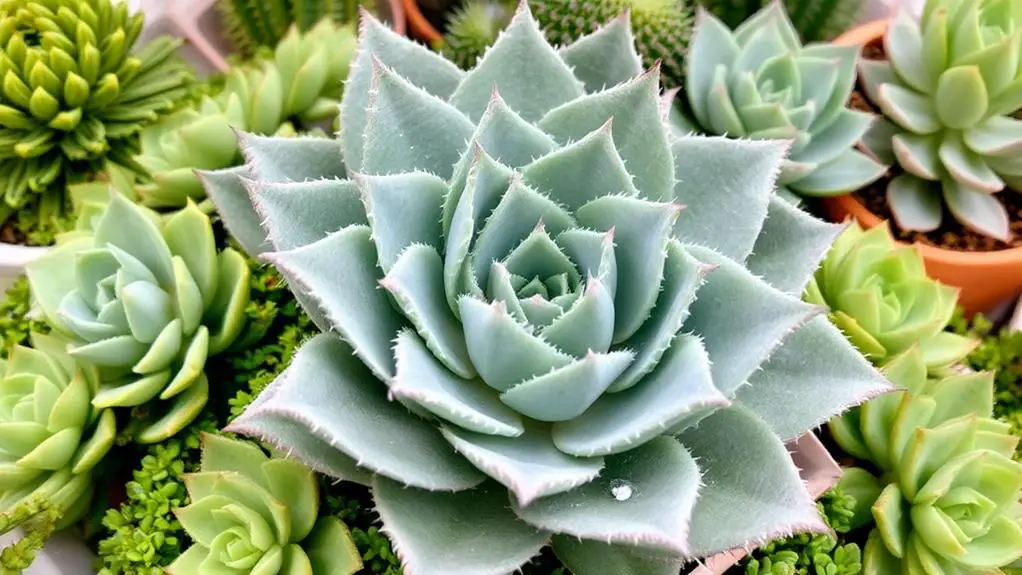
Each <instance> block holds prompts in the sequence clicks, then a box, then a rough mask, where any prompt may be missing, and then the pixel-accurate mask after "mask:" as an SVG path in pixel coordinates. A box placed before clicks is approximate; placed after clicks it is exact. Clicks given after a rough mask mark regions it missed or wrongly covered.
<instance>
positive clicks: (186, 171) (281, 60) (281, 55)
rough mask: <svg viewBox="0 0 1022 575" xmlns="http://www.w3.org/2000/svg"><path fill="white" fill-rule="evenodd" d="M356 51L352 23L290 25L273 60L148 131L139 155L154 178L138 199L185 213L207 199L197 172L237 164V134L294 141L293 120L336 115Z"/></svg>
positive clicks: (235, 74)
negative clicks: (189, 205) (193, 203)
mask: <svg viewBox="0 0 1022 575" xmlns="http://www.w3.org/2000/svg"><path fill="white" fill-rule="evenodd" d="M354 48H355V31H354V27H353V26H352V25H346V26H337V25H335V24H334V23H333V22H331V21H330V20H329V19H328V20H323V21H322V22H320V23H319V24H317V25H315V26H313V27H312V29H310V30H309V31H307V32H304V33H300V32H299V31H298V28H297V27H294V26H292V28H291V29H290V31H289V32H288V33H287V35H285V36H284V38H283V39H282V40H281V42H280V44H278V45H277V48H276V50H275V51H273V52H272V54H271V56H272V57H268V58H257V59H255V60H253V61H251V62H248V63H245V64H242V65H239V66H235V67H234V68H232V69H231V71H230V73H229V74H228V75H227V80H226V83H225V86H224V88H223V90H222V91H221V92H220V93H219V94H216V95H214V96H212V97H210V96H205V97H203V98H202V100H201V101H200V102H199V103H198V104H197V105H196V106H194V107H190V108H186V109H184V110H181V111H179V112H177V113H175V114H173V115H171V116H169V117H167V118H166V119H164V120H163V121H161V122H159V123H157V124H155V125H153V126H151V127H149V128H147V129H146V130H145V131H144V132H142V135H141V144H142V149H141V153H140V154H139V155H138V156H136V157H135V160H136V161H137V162H138V163H139V164H140V165H141V166H142V167H144V168H145V169H146V171H147V172H148V173H147V175H148V178H146V181H144V182H142V183H140V184H139V185H138V186H137V187H136V192H137V193H138V197H139V199H140V201H141V202H142V203H143V204H144V205H146V206H149V207H153V208H181V207H184V206H185V204H186V203H187V202H188V200H189V199H191V200H194V201H197V202H201V201H202V200H204V199H205V196H206V194H205V191H204V190H203V188H202V184H201V182H199V179H198V178H197V177H196V176H195V173H194V171H195V170H196V169H202V170H214V169H220V168H227V167H230V166H234V165H236V164H237V163H238V162H239V160H240V156H241V155H240V153H239V152H238V140H237V138H236V137H235V135H234V130H235V129H238V130H245V131H248V132H253V133H256V134H277V135H288V134H290V135H294V132H295V127H294V125H293V124H292V123H291V122H290V120H295V121H298V122H300V123H301V124H303V125H308V124H312V123H314V122H318V121H322V120H330V119H332V118H333V117H335V116H336V115H337V107H338V105H339V104H340V102H339V100H338V99H337V98H338V97H339V96H340V94H341V91H342V87H343V83H344V79H345V78H346V77H347V75H348V67H349V65H350V62H351V58H352V56H353V54H354Z"/></svg>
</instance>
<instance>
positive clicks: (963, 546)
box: [830, 348, 1022, 575]
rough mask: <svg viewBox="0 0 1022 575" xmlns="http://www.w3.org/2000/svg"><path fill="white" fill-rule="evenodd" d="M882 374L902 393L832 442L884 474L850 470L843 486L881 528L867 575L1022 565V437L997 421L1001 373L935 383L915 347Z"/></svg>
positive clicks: (866, 410)
mask: <svg viewBox="0 0 1022 575" xmlns="http://www.w3.org/2000/svg"><path fill="white" fill-rule="evenodd" d="M884 372H885V374H886V375H887V376H888V377H889V378H890V379H891V381H893V382H894V383H896V384H897V385H899V386H900V387H901V388H902V389H901V390H899V391H897V392H894V393H889V394H886V395H883V396H881V397H878V398H875V399H872V400H870V401H868V402H867V403H865V404H863V405H862V406H861V407H860V408H858V409H857V410H853V411H851V412H849V413H848V414H845V415H843V416H841V417H839V418H836V419H835V420H833V421H831V423H830V430H831V433H832V435H833V436H834V439H835V440H836V441H837V443H838V445H840V446H841V448H842V449H844V450H845V451H847V452H848V453H849V454H850V455H852V456H854V457H856V458H857V459H859V460H862V461H867V462H870V463H872V464H873V465H874V466H876V468H877V469H878V470H879V472H880V475H879V476H874V475H872V474H871V473H870V472H868V471H865V470H863V469H850V470H848V471H846V474H845V477H844V478H843V479H842V482H841V485H842V488H844V489H845V490H846V492H848V493H850V494H852V495H854V496H855V498H856V500H857V501H858V504H859V506H860V507H862V508H863V509H862V510H860V512H858V513H857V521H856V525H855V527H858V526H862V525H865V524H868V523H871V521H870V518H869V515H870V514H869V513H866V512H865V510H866V509H869V510H870V512H871V514H872V520H873V521H875V522H876V525H875V526H874V528H873V530H872V531H871V532H870V534H869V539H868V542H867V543H866V547H865V552H864V557H863V572H864V573H865V574H867V575H873V574H875V575H896V574H904V575H964V574H972V575H980V574H995V573H1001V571H1000V569H999V568H1000V567H1005V566H1009V564H1011V563H1012V562H1014V561H1016V560H1018V559H1019V558H1020V557H1022V513H1020V510H1022V508H1020V503H1019V502H1020V498H1022V464H1020V463H1019V462H1016V461H1012V460H1011V456H1012V454H1013V453H1014V451H1015V446H1016V445H1017V444H1018V441H1019V438H1018V437H1014V436H1012V435H1011V434H1010V431H1009V426H1008V424H1006V423H1003V422H1000V421H997V420H995V419H993V417H992V412H993V397H994V374H992V373H965V374H958V375H953V376H950V377H947V378H944V379H928V378H927V372H926V364H925V361H924V359H923V356H922V354H921V353H920V352H919V349H918V348H913V349H910V350H908V351H906V352H905V353H903V354H902V355H900V356H898V357H896V358H894V359H892V360H891V361H890V362H889V363H888V364H887V365H886V366H885V367H884Z"/></svg>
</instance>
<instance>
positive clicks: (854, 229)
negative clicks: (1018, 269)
mask: <svg viewBox="0 0 1022 575" xmlns="http://www.w3.org/2000/svg"><path fill="white" fill-rule="evenodd" d="M804 298H805V300H806V301H808V302H810V303H814V304H818V305H821V306H826V307H827V308H828V309H829V310H830V319H831V321H833V322H834V324H835V325H837V326H838V328H840V329H841V331H842V332H844V334H845V336H847V337H848V339H849V340H850V341H851V342H852V344H853V345H855V347H856V348H858V350H859V351H861V352H862V353H863V355H865V356H866V357H868V358H870V360H871V361H873V362H874V363H877V364H882V363H886V362H887V360H889V359H890V358H892V357H894V356H896V355H900V354H901V353H902V352H904V351H905V350H907V349H909V348H911V347H913V346H919V349H920V351H921V353H922V357H923V361H924V362H925V363H926V366H927V368H928V369H929V371H930V372H931V373H933V374H939V373H940V372H942V371H943V370H946V369H947V368H950V367H952V366H954V365H956V364H958V363H959V362H960V361H961V360H962V359H963V358H965V356H966V355H968V354H969V352H970V351H972V350H973V349H975V347H976V345H977V344H978V342H977V341H976V340H974V339H973V338H970V337H966V336H963V335H958V334H955V333H951V332H949V331H945V329H946V328H947V325H948V323H949V322H950V321H951V316H952V315H953V314H954V311H955V305H956V304H957V302H958V289H957V288H954V287H951V286H946V285H943V284H941V283H940V282H938V281H936V280H933V279H930V277H929V276H927V275H926V268H925V265H924V263H923V258H922V255H920V254H919V252H918V250H916V248H915V247H913V246H906V245H899V244H898V243H897V242H895V241H894V238H893V237H891V233H890V230H889V229H888V227H887V224H886V223H884V224H882V225H879V226H876V227H873V228H871V229H870V230H866V231H864V230H863V229H862V228H861V227H860V226H859V224H858V223H857V222H854V221H853V222H851V223H849V225H848V228H847V229H846V230H845V231H844V232H843V233H842V234H841V235H840V236H839V237H838V239H837V241H835V242H834V245H833V246H832V247H831V249H830V252H829V253H828V254H827V257H826V258H824V259H823V262H822V263H821V264H820V269H819V270H817V271H816V274H815V275H814V276H813V280H812V281H811V282H809V286H808V287H807V288H806V293H805V295H804Z"/></svg>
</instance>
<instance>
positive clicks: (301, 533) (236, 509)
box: [167, 434, 362, 575]
mask: <svg viewBox="0 0 1022 575" xmlns="http://www.w3.org/2000/svg"><path fill="white" fill-rule="evenodd" d="M184 482H185V486H186V487H187V489H188V496H189V498H190V499H191V503H190V504H189V505H187V506H186V507H182V508H180V509H176V510H175V511H174V514H175V515H176V516H177V518H178V520H179V521H180V522H181V526H182V527H184V529H185V531H186V532H187V533H188V535H189V537H191V538H192V540H193V541H194V544H193V545H192V546H191V547H189V548H188V549H187V550H186V551H185V552H184V553H182V554H181V556H180V557H178V558H177V559H176V560H175V561H174V563H172V564H171V565H170V567H168V568H167V571H168V572H169V573H171V574H172V575H224V574H231V575H248V574H251V575H277V574H280V575H353V574H354V573H357V572H358V571H359V570H361V569H362V558H361V556H360V555H359V553H358V549H357V548H356V547H355V542H354V541H352V539H351V533H350V532H349V531H348V528H347V527H346V526H345V525H344V523H342V522H341V521H340V520H339V519H337V518H336V517H333V516H332V515H324V516H323V517H319V487H318V484H317V483H316V477H315V475H313V473H312V471H309V469H308V468H306V467H305V466H304V465H302V464H301V463H298V462H297V461H295V460H293V459H280V458H272V459H271V458H270V457H268V456H267V455H266V454H265V453H263V451H262V450H261V449H259V448H258V447H256V446H255V445H253V444H251V443H248V442H245V441H241V440H236V439H228V438H226V437H223V436H219V435H209V434H204V435H203V436H202V464H201V467H200V469H199V471H198V472H197V473H191V474H188V475H185V477H184Z"/></svg>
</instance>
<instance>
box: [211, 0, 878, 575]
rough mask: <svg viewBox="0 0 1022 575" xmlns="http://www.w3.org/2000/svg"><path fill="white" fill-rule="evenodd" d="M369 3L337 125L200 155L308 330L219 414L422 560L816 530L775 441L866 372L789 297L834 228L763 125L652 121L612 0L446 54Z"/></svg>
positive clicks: (234, 228) (843, 401) (651, 554)
mask: <svg viewBox="0 0 1022 575" xmlns="http://www.w3.org/2000/svg"><path fill="white" fill-rule="evenodd" d="M363 22H364V25H363V27H362V35H361V40H360V42H361V45H360V50H359V56H358V57H357V58H356V61H355V64H354V65H353V68H352V73H351V76H350V77H349V79H348V83H347V85H346V87H345V96H344V100H343V102H342V112H341V114H342V117H341V125H342V132H341V134H342V137H341V139H340V141H336V140H327V139H316V138H297V139H281V138H266V137H259V136H251V135H244V136H243V137H242V148H243V151H244V152H245V153H246V155H247V158H248V162H247V163H246V165H245V166H241V167H239V168H236V169H233V170H229V171H223V172H216V173H205V174H203V179H204V180H205V181H206V183H207V189H208V191H209V193H210V197H211V198H212V199H213V201H214V203H216V205H217V208H218V210H219V211H220V213H221V215H222V216H223V218H224V221H225V223H226V225H227V226H228V228H229V229H230V230H231V232H232V233H233V234H234V235H235V236H236V237H237V238H238V239H239V240H240V241H241V242H242V244H243V245H244V246H245V247H246V249H248V250H249V251H250V252H251V253H253V254H255V253H262V254H263V256H264V257H265V258H266V259H268V260H270V261H271V262H273V263H274V265H276V266H277V267H278V269H280V270H281V271H282V272H283V274H284V276H285V277H286V278H287V279H288V284H289V285H290V286H292V289H293V291H294V292H295V295H296V297H297V298H298V300H299V302H300V303H301V304H302V305H303V307H304V308H305V309H306V310H307V311H308V312H309V314H310V316H311V317H312V318H313V320H314V321H315V322H316V324H317V325H318V326H319V327H320V328H321V329H322V331H323V332H324V333H323V334H321V335H319V336H317V337H315V338H314V339H312V340H311V341H309V342H308V343H307V344H305V346H304V347H302V349H301V350H300V351H299V352H298V353H297V355H296V357H295V359H294V361H293V362H292V363H291V365H290V366H289V367H288V369H287V370H286V371H285V372H284V374H282V375H281V377H280V378H279V379H278V380H277V381H276V382H275V383H274V384H273V385H272V386H271V387H270V388H268V389H267V390H266V391H265V392H264V393H263V394H261V395H260V397H259V398H258V399H257V400H256V402H255V403H253V405H252V406H251V407H250V408H249V409H248V410H247V411H246V412H245V413H244V414H243V415H242V416H241V417H239V418H238V419H237V420H235V422H234V424H233V425H232V427H231V428H230V429H231V430H233V431H237V432H240V433H244V434H248V435H253V436H257V437H259V438H260V439H262V440H265V441H267V442H269V443H272V444H274V445H276V446H278V447H279V448H281V449H282V450H283V451H286V452H288V453H292V454H294V455H295V456H296V457H299V458H300V459H302V460H303V461H304V462H306V463H308V464H309V465H310V467H312V468H313V469H315V470H316V471H320V472H323V473H327V474H329V475H332V476H336V477H340V478H343V479H347V480H351V481H357V482H361V483H364V484H367V485H370V486H371V487H372V489H373V492H374V500H375V502H376V507H377V509H378V510H379V511H380V514H381V516H382V518H383V521H384V528H385V529H386V530H387V532H388V533H389V534H390V536H391V537H392V538H393V540H394V542H395V548H396V549H398V550H399V552H400V554H401V556H402V558H403V560H404V562H405V563H406V565H407V566H408V569H409V570H410V571H412V570H414V571H415V572H416V573H420V574H441V573H442V574H450V573H458V574H498V573H501V574H502V573H507V572H510V571H513V570H515V569H516V568H517V567H518V566H519V565H521V564H522V563H524V562H526V561H527V560H528V559H529V558H530V557H532V556H533V555H535V554H536V553H537V552H538V550H539V549H540V548H541V547H543V546H544V545H546V544H548V543H551V542H552V544H553V547H554V550H555V551H556V552H557V554H558V555H559V556H560V557H561V558H562V560H564V561H565V563H566V564H567V565H568V566H569V568H570V569H571V570H572V572H574V573H576V574H578V575H585V574H587V573H608V572H614V573H625V572H642V573H651V574H659V573H672V572H673V573H675V574H676V573H677V569H678V564H679V562H680V561H682V560H683V559H685V558H693V557H699V556H703V555H707V554H710V553H714V552H717V551H720V550H723V549H729V548H732V547H736V546H741V545H753V544H755V543H757V542H761V541H765V540H767V539H771V538H773V537H775V536H777V535H778V534H781V533H790V532H792V531H805V530H819V529H823V528H824V526H823V524H822V523H821V520H820V518H819V516H818V514H817V513H816V510H815V507H814V505H813V502H812V498H811V497H810V496H809V494H808V492H807V491H806V490H805V487H804V486H803V484H802V482H801V481H800V479H799V477H798V473H797V470H796V469H795V467H794V466H793V464H792V462H791V460H790V458H789V457H788V454H787V452H786V450H785V448H784V444H783V443H782V440H786V439H789V438H793V437H796V436H798V435H800V434H802V433H804V432H805V431H807V430H808V429H810V428H812V427H813V426H815V425H819V424H820V423H821V422H823V421H825V420H826V419H828V418H829V417H831V416H832V415H834V414H836V413H838V412H840V411H842V410H843V409H844V408H845V407H847V406H850V405H853V404H856V403H858V402H859V401H861V400H862V399H863V398H865V397H867V396H870V395H872V394H874V393H877V392H879V391H881V390H884V389H886V388H887V384H886V382H884V381H883V379H882V377H881V376H880V375H879V373H877V372H875V371H874V370H873V368H872V367H871V366H870V365H869V363H868V362H867V361H866V360H865V359H864V358H863V357H862V356H861V355H859V354H858V353H857V352H856V351H855V350H854V348H853V347H852V346H851V345H850V344H848V342H847V341H846V340H845V339H844V337H843V336H841V334H840V332H839V331H838V330H837V329H836V328H834V327H833V326H832V325H831V324H830V323H829V322H828V321H827V319H826V317H823V316H822V311H823V310H822V309H821V308H818V307H817V306H812V305H809V304H806V303H804V302H802V301H800V299H799V297H798V295H799V294H800V293H801V292H802V290H803V289H804V288H805V285H806V282H807V281H808V280H809V278H810V276H811V274H812V272H813V270H814V269H815V268H816V265H817V264H818V262H819V260H820V259H821V258H822V257H823V255H824V253H825V252H826V250H827V247H828V246H829V245H830V242H831V241H832V240H833V239H834V237H835V236H836V235H837V233H838V232H839V230H840V226H834V225H831V224H825V223H823V222H819V221H817V220H815V219H813V218H811V217H809V216H808V215H806V214H804V213H802V212H800V211H799V210H798V209H796V208H794V207H793V206H791V205H790V204H789V203H787V202H786V201H785V200H782V199H780V198H778V197H776V196H775V195H774V194H773V190H774V180H773V178H774V176H775V174H776V171H777V169H778V167H779V166H780V163H781V160H782V157H783V153H784V149H785V146H784V144H783V143H778V142H765V141H760V142H753V141H735V140H728V139H723V138H704V137H700V136H691V137H685V138H681V139H674V138H673V137H672V136H671V135H670V133H669V130H668V126H667V124H666V122H665V120H664V117H663V113H664V112H665V110H666V106H665V105H663V104H662V102H661V98H660V94H659V79H658V71H657V70H656V69H655V68H654V69H653V70H650V71H648V72H646V73H642V70H641V67H640V63H639V62H640V60H639V57H638V55H636V53H635V51H634V48H633V46H632V38H631V33H630V30H629V29H628V26H627V20H625V19H619V20H616V21H615V22H614V23H612V24H610V25H608V26H606V27H604V28H602V29H601V30H600V31H598V32H596V33H595V34H593V35H592V36H589V37H586V38H583V39H581V40H579V42H577V43H576V44H573V45H571V46H568V47H566V48H564V49H562V50H561V51H556V50H555V49H553V48H552V47H551V46H550V45H549V44H547V43H546V41H545V40H544V39H543V35H542V33H541V32H540V31H539V29H538V27H537V26H536V23H535V22H534V20H533V19H532V17H531V14H530V13H529V12H528V8H527V7H526V6H525V5H523V6H522V7H520V8H519V10H518V12H517V14H516V15H515V17H514V18H513V19H512V22H511V23H510V24H509V26H508V27H507V28H506V29H505V31H504V32H503V33H502V34H501V35H500V37H499V38H498V40H497V41H496V43H495V44H494V46H493V47H492V48H491V49H490V50H489V51H487V53H486V55H485V56H484V57H483V58H482V59H481V60H480V61H479V63H478V65H477V66H476V67H475V68H474V69H472V70H471V71H469V72H467V73H465V72H462V71H460V70H459V69H458V68H457V67H456V66H454V65H453V64H451V63H450V62H447V61H446V60H444V59H443V58H441V57H439V56H437V55H436V54H433V53H431V52H429V51H428V50H426V49H425V48H423V47H421V46H418V45H416V44H414V43H413V42H411V41H409V40H407V39H404V38H402V37H400V36H397V35H396V34H394V33H392V32H390V31H388V30H387V29H386V28H385V27H384V26H383V25H381V24H380V23H379V22H377V21H376V20H375V19H373V18H372V17H370V16H368V15H363ZM573 69H574V70H575V73H573V71H572V70H573ZM575 74H578V75H577V76H576V75H575ZM605 86H606V89H604V87H605ZM682 205H685V206H686V207H685V208H684V209H682ZM262 224H265V228H263V227H262ZM750 254H755V255H750ZM761 278H765V279H761ZM795 404H798V405H799V409H797V410H793V409H791V406H792V405H795ZM697 422H698V426H696V425H695V424H696V423H697ZM509 499H510V504H509ZM736 501H738V502H741V505H736V504H735V502H736Z"/></svg>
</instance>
